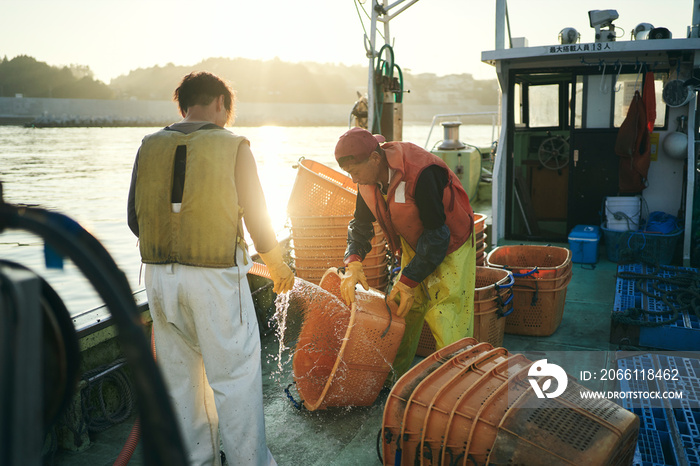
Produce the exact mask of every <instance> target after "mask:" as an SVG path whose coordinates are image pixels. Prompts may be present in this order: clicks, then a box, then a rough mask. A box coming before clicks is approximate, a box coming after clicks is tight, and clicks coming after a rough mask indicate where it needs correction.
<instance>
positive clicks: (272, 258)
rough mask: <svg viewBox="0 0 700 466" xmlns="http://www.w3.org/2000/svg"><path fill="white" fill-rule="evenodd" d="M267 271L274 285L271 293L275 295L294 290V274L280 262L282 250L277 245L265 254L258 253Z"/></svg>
mask: <svg viewBox="0 0 700 466" xmlns="http://www.w3.org/2000/svg"><path fill="white" fill-rule="evenodd" d="M260 257H261V258H262V260H263V262H265V265H267V269H268V270H269V271H270V277H272V281H273V282H274V285H273V287H272V291H274V292H275V293H277V294H280V293H286V292H287V291H289V290H291V289H292V288H294V274H293V273H292V269H290V268H289V266H288V265H287V264H286V263H285V262H284V260H282V248H280V245H279V243H277V244H276V245H275V247H274V248H272V250H270V251H269V252H266V253H262V252H261V253H260Z"/></svg>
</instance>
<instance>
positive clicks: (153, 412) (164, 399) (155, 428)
mask: <svg viewBox="0 0 700 466" xmlns="http://www.w3.org/2000/svg"><path fill="white" fill-rule="evenodd" d="M0 228H17V229H22V230H27V231H29V232H31V233H34V234H36V235H38V236H41V237H42V238H44V241H45V242H46V243H47V244H48V245H49V246H51V247H52V248H53V249H54V250H55V251H57V252H58V253H59V254H61V255H63V256H66V257H68V258H70V259H71V260H72V261H73V263H74V264H75V265H76V266H77V267H78V268H79V269H80V271H81V272H82V273H83V275H85V277H86V278H87V279H88V280H89V281H90V283H91V284H92V286H93V287H94V288H95V290H96V291H97V293H98V294H99V295H100V297H101V298H102V300H103V301H104V302H105V305H106V306H107V308H108V309H109V311H110V313H111V314H112V316H113V318H114V321H115V324H116V326H117V329H118V338H119V341H120V343H121V346H122V350H123V352H124V356H125V357H126V360H127V362H128V364H129V366H130V367H131V369H132V372H133V377H134V385H135V389H136V393H137V398H138V403H139V411H140V418H141V422H142V424H143V429H142V435H143V442H144V449H143V450H144V457H145V458H144V460H145V463H146V464H153V465H169V466H170V465H172V466H175V465H182V466H185V465H186V464H187V456H186V453H185V449H184V446H183V443H182V440H181V435H180V431H179V427H178V422H177V420H176V418H175V415H174V413H173V409H172V406H171V404H170V399H169V397H168V395H167V391H166V387H165V382H164V380H163V377H162V375H161V373H160V371H159V369H158V366H157V365H156V362H155V361H154V360H153V357H152V356H151V355H150V350H149V344H148V341H147V338H146V333H145V331H144V327H143V324H142V322H141V319H140V315H139V312H138V310H137V308H136V303H135V302H134V298H133V295H132V294H131V288H130V286H129V282H128V281H127V279H126V276H125V275H124V273H123V272H122V271H121V270H119V268H118V267H117V265H116V263H115V262H114V260H113V259H112V257H111V256H110V255H109V253H108V252H107V251H106V250H105V248H104V247H103V246H102V244H100V242H99V241H97V239H95V237H93V236H92V235H91V234H90V233H88V232H87V231H86V230H85V229H84V228H82V227H81V226H80V225H79V224H78V223H77V222H75V221H74V220H72V219H71V218H69V217H67V216H65V215H62V214H58V213H55V212H49V211H47V210H44V209H38V208H30V207H16V206H12V205H9V204H0Z"/></svg>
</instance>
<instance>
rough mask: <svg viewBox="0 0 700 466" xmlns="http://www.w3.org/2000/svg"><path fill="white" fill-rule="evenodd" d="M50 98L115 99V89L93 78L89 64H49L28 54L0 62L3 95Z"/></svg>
mask: <svg viewBox="0 0 700 466" xmlns="http://www.w3.org/2000/svg"><path fill="white" fill-rule="evenodd" d="M20 94H21V95H23V96H25V97H51V98H56V99H113V98H114V92H113V91H112V89H111V88H110V87H109V86H107V85H106V84H105V83H103V82H102V81H98V80H96V79H94V78H93V74H92V71H90V68H88V67H86V66H80V65H71V66H70V67H68V66H65V67H63V68H58V67H55V66H49V65H47V64H46V63H44V62H40V61H37V60H36V59H34V58H32V57H28V56H26V55H19V56H17V57H15V58H13V59H12V60H8V59H7V57H5V58H4V59H3V60H2V61H1V62H0V97H14V96H16V95H20Z"/></svg>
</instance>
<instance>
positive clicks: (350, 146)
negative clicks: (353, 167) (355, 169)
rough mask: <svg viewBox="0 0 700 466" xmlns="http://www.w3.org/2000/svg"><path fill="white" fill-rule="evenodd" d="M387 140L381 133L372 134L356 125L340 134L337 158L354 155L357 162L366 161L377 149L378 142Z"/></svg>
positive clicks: (338, 159)
mask: <svg viewBox="0 0 700 466" xmlns="http://www.w3.org/2000/svg"><path fill="white" fill-rule="evenodd" d="M385 141H386V138H385V137H384V136H382V135H381V134H372V133H370V132H369V131H367V130H366V129H363V128H360V127H355V128H352V129H350V130H348V131H347V132H346V133H345V134H343V135H342V136H340V138H339V139H338V143H337V144H336V145H335V160H337V161H340V159H342V158H343V157H348V156H352V157H353V159H354V161H355V163H358V162H364V161H365V160H367V159H368V158H369V156H370V155H371V154H372V152H374V150H376V149H377V144H381V143H383V142H385Z"/></svg>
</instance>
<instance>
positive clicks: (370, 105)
mask: <svg viewBox="0 0 700 466" xmlns="http://www.w3.org/2000/svg"><path fill="white" fill-rule="evenodd" d="M378 15H379V12H378V11H377V9H376V8H374V5H373V6H372V20H371V22H370V29H369V31H370V32H369V51H368V52H367V55H368V58H369V63H368V65H367V68H369V69H368V77H367V129H369V130H370V131H372V129H373V128H374V111H375V107H376V105H377V103H376V102H377V97H376V96H375V95H374V88H375V85H374V55H375V53H377V51H376V50H377V49H376V47H375V45H376V40H377V16H378Z"/></svg>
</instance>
